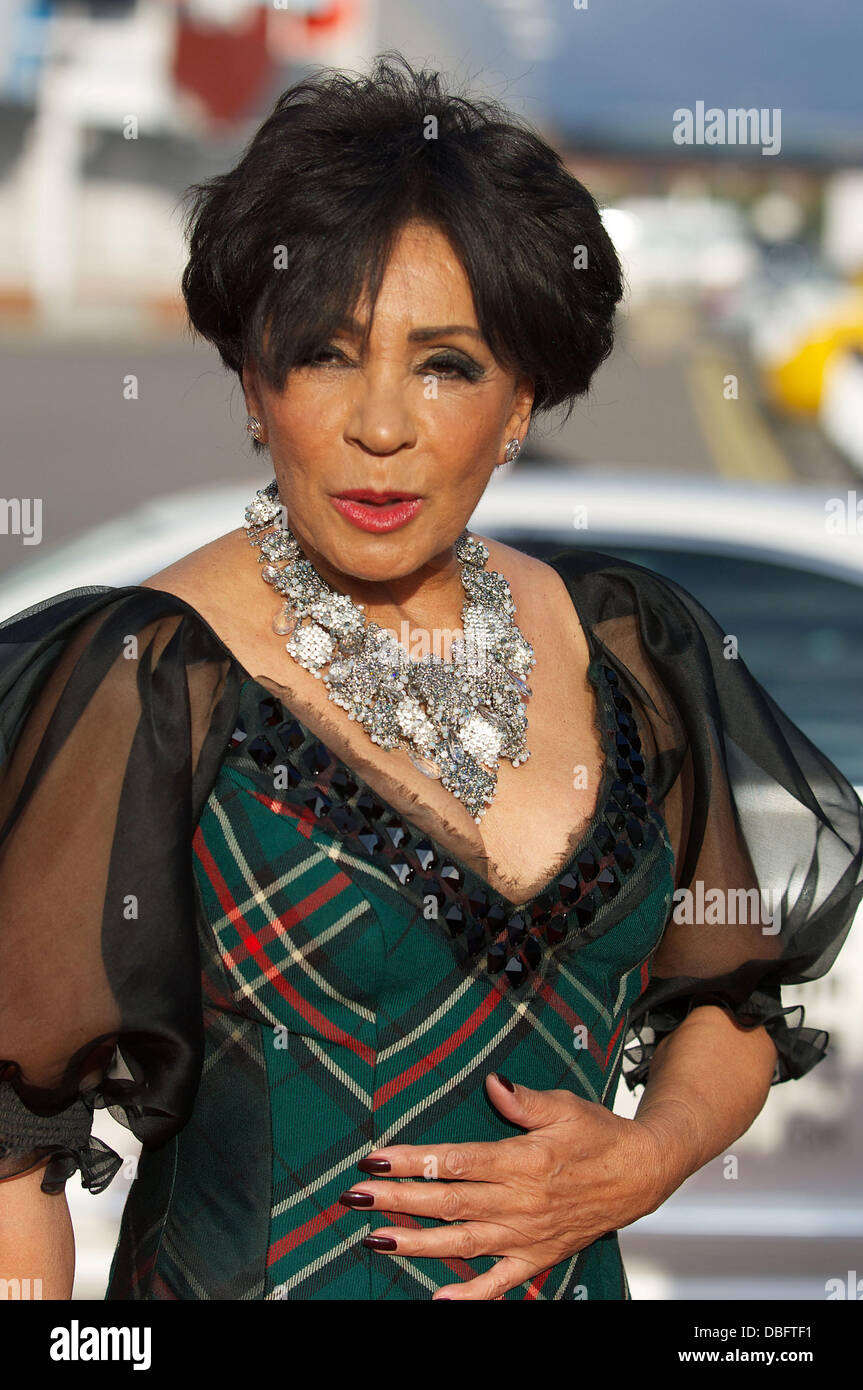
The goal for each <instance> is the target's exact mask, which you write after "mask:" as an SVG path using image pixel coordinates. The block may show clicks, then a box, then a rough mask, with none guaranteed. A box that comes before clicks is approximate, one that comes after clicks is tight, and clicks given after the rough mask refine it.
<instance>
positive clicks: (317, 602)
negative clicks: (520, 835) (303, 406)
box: [245, 478, 536, 824]
mask: <svg viewBox="0 0 863 1390" xmlns="http://www.w3.org/2000/svg"><path fill="white" fill-rule="evenodd" d="M245 518H246V525H245V530H246V534H247V536H248V538H249V544H250V545H251V546H253V547H254V548H256V549H258V550H259V551H260V554H259V557H258V563H259V564H261V565H262V566H263V569H262V571H261V577H262V579H263V580H264V581H265V582H266V583H267V584H270V585H272V587H273V588H274V589H275V590H276V591H277V592H278V593H280V594H281V595H282V596H283V600H284V601H283V604H282V607H281V608H280V609H279V610H278V612H277V613H276V615H275V616H274V618H273V631H274V632H276V633H278V634H279V635H280V636H287V638H288V641H287V642H286V643H285V650H286V651H287V652H288V653H289V654H290V655H291V656H292V657H293V658H294V660H295V661H296V662H298V663H299V665H300V666H303V667H304V668H305V669H306V670H307V671H311V672H312V674H313V675H315V676H317V677H318V678H320V679H322V680H323V683H324V685H325V686H326V687H327V690H328V693H329V698H330V699H331V700H332V701H333V702H334V703H335V704H337V705H340V706H341V707H342V709H345V710H347V712H348V717H349V718H350V719H353V720H356V721H357V722H358V723H359V724H361V725H362V726H363V728H364V729H365V730H366V732H367V733H368V734H369V736H370V738H371V740H372V742H373V743H376V744H378V745H379V746H380V747H381V748H387V749H390V748H404V749H406V750H407V752H408V755H409V757H410V759H411V762H412V763H413V764H414V766H415V767H417V768H419V770H420V771H421V772H424V773H425V774H426V776H428V777H433V778H435V779H439V780H440V782H441V785H442V786H444V787H446V789H447V791H449V792H452V794H453V796H454V797H456V798H457V799H458V800H459V801H461V803H462V805H464V806H465V807H466V808H467V810H468V811H469V813H470V815H471V816H472V817H473V819H474V820H475V821H476V823H477V824H479V823H480V821H481V820H482V817H483V815H484V813H485V811H486V809H487V807H488V806H489V805H490V804H491V802H492V801H493V799H494V794H495V789H496V785H497V769H498V767H499V766H500V759H501V758H509V759H510V761H511V762H512V765H513V767H518V766H519V764H520V763H524V762H526V761H527V759H528V758H529V757H530V753H529V751H528V749H527V748H526V747H525V736H526V733H527V717H526V714H525V704H524V701H525V698H526V697H527V696H529V695H531V694H532V691H531V689H530V687H529V685H528V684H527V680H526V677H527V676H528V675H529V673H530V668H531V667H532V666H535V665H536V657H535V655H534V651H533V647H532V646H531V644H530V643H529V642H528V641H527V639H526V638H525V637H524V636H523V635H522V633H521V632H519V630H518V627H517V626H516V624H515V621H514V614H515V604H514V602H513V599H512V594H511V593H510V588H509V584H508V583H507V581H506V579H505V578H504V576H503V575H502V574H499V573H498V572H497V571H496V570H486V569H485V565H486V562H487V561H488V558H489V553H488V549H487V547H486V546H485V545H483V543H482V541H479V540H477V539H476V537H475V536H471V535H469V534H468V532H467V530H464V531H463V532H462V533H461V535H460V536H459V538H458V540H457V541H456V545H455V553H456V558H457V559H458V561H459V564H460V572H461V582H462V585H463V587H464V591H465V600H464V604H463V606H462V612H461V618H462V631H463V637H462V636H458V637H454V638H453V640H452V643H451V656H450V659H449V660H444V659H443V658H442V657H441V656H439V655H438V654H436V653H434V652H426V653H425V654H424V655H423V656H422V657H420V658H418V659H416V658H413V657H411V655H410V654H409V652H408V651H407V649H406V648H405V647H404V645H403V644H402V643H401V642H399V641H398V640H397V639H396V637H395V634H394V633H392V632H390V631H389V630H388V629H387V628H382V627H380V626H379V625H378V624H377V623H372V622H369V621H368V619H367V618H366V617H365V614H364V612H363V608H364V605H363V604H356V603H354V601H353V599H352V598H351V597H350V596H349V595H348V594H340V593H337V592H336V591H335V590H334V589H332V588H330V586H329V585H328V584H327V583H326V581H325V580H324V579H322V578H321V576H320V575H319V574H318V572H317V570H316V569H315V568H314V566H313V565H312V563H311V561H310V560H309V559H308V558H307V557H306V555H305V554H304V552H303V550H302V549H301V547H300V544H299V542H298V541H297V539H296V537H295V536H294V534H293V533H292V531H291V530H290V528H289V526H288V524H287V519H286V515H285V508H284V507H283V506H282V503H281V501H280V499H279V490H278V484H277V482H276V479H275V478H274V479H273V481H272V482H271V483H269V484H268V485H267V487H265V488H261V489H260V490H259V491H258V492H257V493H256V494H255V497H254V499H253V501H252V502H251V503H250V504H249V506H248V507H246V511H245ZM281 565H283V566H284V567H283V568H279V566H281Z"/></svg>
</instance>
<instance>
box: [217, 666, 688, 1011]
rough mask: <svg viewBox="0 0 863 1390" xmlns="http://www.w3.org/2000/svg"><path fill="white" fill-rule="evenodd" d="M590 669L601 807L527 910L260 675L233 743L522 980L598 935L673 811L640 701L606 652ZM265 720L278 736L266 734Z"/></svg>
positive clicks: (491, 963)
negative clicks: (658, 776)
mask: <svg viewBox="0 0 863 1390" xmlns="http://www.w3.org/2000/svg"><path fill="white" fill-rule="evenodd" d="M589 673H590V675H591V678H592V679H593V680H594V681H595V683H596V685H597V691H598V700H599V706H600V714H601V717H602V723H603V737H604V744H605V750H606V761H605V771H604V775H603V781H602V785H601V787H600V795H599V801H598V807H597V812H596V814H595V815H594V817H593V819H592V821H591V822H590V824H589V825H588V827H587V829H586V831H585V834H584V836H583V837H582V840H581V843H580V844H579V846H578V848H577V849H576V852H575V854H574V855H573V857H572V859H571V860H570V862H569V864H568V865H567V866H566V869H565V871H564V872H563V873H561V874H558V876H557V877H556V878H555V879H554V880H553V882H552V883H551V884H549V885H548V887H547V888H545V889H543V890H542V891H541V892H540V893H538V894H536V896H535V897H533V898H531V899H529V900H528V901H527V902H526V903H521V904H519V905H518V906H516V905H515V904H513V903H512V902H510V901H509V899H508V898H506V897H505V896H504V895H503V894H501V893H498V892H497V891H496V890H495V889H493V888H491V887H490V886H489V885H488V884H487V883H486V882H485V881H484V880H483V879H482V878H481V876H480V875H478V874H476V873H475V872H474V871H473V870H471V869H470V868H469V867H468V866H467V865H463V864H461V863H460V862H459V861H457V860H456V859H455V858H454V857H453V856H452V855H451V854H450V853H449V852H448V851H447V850H446V849H445V848H444V847H443V846H442V845H439V844H438V843H437V842H436V841H435V840H433V839H432V838H431V837H430V836H429V835H428V834H426V833H425V832H423V831H421V830H420V829H419V828H417V827H414V826H411V825H410V824H409V823H408V822H407V821H405V820H404V819H403V818H402V817H401V816H400V815H399V813H398V812H397V811H396V810H394V808H393V807H391V806H389V805H388V804H387V803H386V802H385V801H383V800H382V799H381V798H380V797H379V796H378V795H377V794H376V793H375V792H374V791H372V789H371V788H370V787H369V786H368V785H367V784H366V783H365V782H364V781H363V780H362V778H361V777H359V776H358V775H356V774H354V773H353V772H351V770H350V768H348V767H347V766H346V764H344V763H343V762H341V760H340V759H338V758H336V757H335V756H334V754H333V753H331V751H330V750H329V749H328V748H327V747H326V745H325V744H323V743H322V742H321V741H320V740H319V739H318V738H317V737H316V736H315V734H314V733H313V732H312V731H311V730H310V729H308V728H306V726H305V725H304V724H302V723H301V722H300V721H299V720H298V719H296V718H295V717H294V716H293V715H291V714H289V713H287V711H286V710H285V709H284V706H283V705H282V704H281V703H280V702H279V700H277V699H276V698H275V696H273V695H271V694H269V692H267V691H266V690H265V687H264V686H261V685H260V684H259V683H258V682H257V681H254V680H251V679H249V680H247V681H245V682H244V684H243V695H241V699H242V698H244V695H245V691H246V690H247V689H250V688H251V689H254V690H255V691H257V692H258V697H259V698H258V699H257V711H256V713H257V722H256V723H255V724H254V725H253V727H251V728H248V727H247V725H246V722H245V721H244V719H243V718H242V715H241V716H240V717H239V718H238V722H237V727H236V729H235V731H234V733H233V735H232V737H231V740H230V742H229V745H228V750H227V751H228V754H230V755H239V756H240V757H241V758H246V757H248V758H249V759H251V760H252V761H253V762H254V763H255V764H256V765H257V766H258V768H259V769H260V770H261V771H262V772H269V771H270V770H271V769H275V768H276V767H283V768H285V773H283V774H282V775H283V778H284V779H285V780H286V781H287V789H288V791H289V792H291V793H294V794H295V795H292V796H291V800H292V802H293V801H295V800H296V799H297V798H298V799H299V802H300V804H301V805H302V806H303V808H304V810H303V815H305V816H306V817H307V818H308V819H310V820H312V821H314V822H316V823H319V824H320V825H321V827H322V829H324V830H325V831H326V832H328V833H330V834H332V835H333V836H334V837H336V838H340V839H345V840H348V841H351V840H353V841H354V842H355V844H356V846H357V848H359V849H361V850H362V851H363V853H364V854H366V855H368V856H369V857H370V858H373V859H377V860H380V861H381V862H383V863H385V864H386V865H387V866H388V867H389V869H390V871H391V872H392V874H393V876H394V878H395V879H396V881H397V883H398V884H399V885H400V887H401V888H403V889H405V890H408V891H409V893H410V896H411V898H412V900H415V901H417V902H419V903H422V901H423V900H424V899H426V898H428V897H431V898H432V899H433V900H434V901H435V902H436V904H437V921H439V922H442V923H443V924H444V926H445V927H446V929H447V931H448V933H449V935H450V937H451V938H453V940H454V941H456V942H458V943H459V945H460V946H461V954H462V956H463V958H464V960H465V962H466V963H467V964H470V965H473V964H475V963H476V962H477V961H478V960H479V957H480V956H481V954H482V953H483V952H486V961H485V965H486V969H487V970H488V972H489V974H490V975H493V976H496V977H499V978H500V979H501V981H506V982H507V984H508V985H509V986H512V987H514V988H518V987H519V986H520V985H521V984H523V983H524V981H525V980H527V979H528V978H529V977H530V976H531V975H532V974H533V973H534V972H535V971H536V969H537V967H538V966H539V964H540V962H541V960H542V957H543V955H544V952H545V949H547V948H549V947H557V946H559V945H560V944H561V943H562V942H564V941H572V940H575V939H579V940H581V939H585V940H590V939H591V938H592V937H593V936H594V935H596V934H598V933H597V932H596V919H597V917H598V915H599V914H600V912H601V909H602V908H603V907H604V905H605V904H606V903H607V902H609V901H610V900H611V899H613V898H615V897H616V896H617V894H618V893H619V892H620V890H621V888H622V887H623V884H624V882H625V880H626V878H627V876H628V875H629V874H630V873H632V871H633V869H634V868H635V866H636V862H637V860H638V857H639V854H640V853H641V851H642V850H643V851H647V850H648V849H649V848H651V847H652V846H653V845H654V844H655V842H656V840H657V839H658V838H659V835H660V829H659V826H660V825H661V824H662V818H661V813H660V812H659V810H658V808H657V807H656V805H655V803H654V802H653V800H652V797H651V795H650V790H649V788H648V785H647V782H646V780H645V777H644V771H645V762H644V757H643V755H642V749H641V740H640V738H639V735H638V727H637V725H636V722H635V719H634V717H633V714H632V705H631V703H630V701H629V700H628V699H627V698H626V696H625V695H624V694H623V693H622V691H621V690H620V688H619V681H618V677H617V672H616V671H615V670H614V669H613V668H612V667H611V666H607V665H604V664H603V663H602V662H601V661H599V660H594V661H592V662H591V664H590V668H589ZM603 678H604V680H603ZM261 697H263V698H261ZM262 727H263V729H265V730H266V732H258V730H260V729H261V728H262ZM250 735H251V736H250Z"/></svg>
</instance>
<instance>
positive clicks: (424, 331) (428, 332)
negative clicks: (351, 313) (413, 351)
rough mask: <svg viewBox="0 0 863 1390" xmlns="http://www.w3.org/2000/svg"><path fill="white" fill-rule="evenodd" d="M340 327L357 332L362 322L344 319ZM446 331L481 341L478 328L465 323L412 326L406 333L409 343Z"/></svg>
mask: <svg viewBox="0 0 863 1390" xmlns="http://www.w3.org/2000/svg"><path fill="white" fill-rule="evenodd" d="M342 329H343V330H346V331H347V332H349V333H355V334H359V333H361V332H362V324H359V323H357V321H356V319H345V321H344V323H343V324H342ZM447 333H466V334H468V336H469V337H471V338H476V339H478V341H479V342H482V341H483V336H482V334H481V333H480V331H479V329H478V328H471V326H470V324H467V323H445V324H439V325H437V326H435V327H429V328H414V329H412V330H411V332H410V333H409V334H408V342H409V343H424V342H427V341H428V339H429V338H443V337H445V335H446V334H447Z"/></svg>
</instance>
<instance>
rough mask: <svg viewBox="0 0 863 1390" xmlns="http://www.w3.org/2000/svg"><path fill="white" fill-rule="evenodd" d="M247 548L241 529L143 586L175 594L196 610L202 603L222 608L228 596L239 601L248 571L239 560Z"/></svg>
mask: <svg viewBox="0 0 863 1390" xmlns="http://www.w3.org/2000/svg"><path fill="white" fill-rule="evenodd" d="M244 549H248V539H247V537H246V533H245V530H244V529H243V527H242V526H240V527H238V528H237V529H236V530H235V531H228V532H226V533H225V535H224V536H217V537H216V538H215V539H214V540H211V541H207V542H206V543H205V544H204V545H202V546H199V547H198V549H197V550H192V551H190V552H189V554H188V555H183V556H182V557H181V559H179V560H175V561H174V563H173V564H172V565H167V566H166V567H165V568H164V569H162V570H159V571H158V572H157V573H156V574H151V575H150V576H149V577H148V578H147V579H142V580H141V587H142V588H145V589H161V590H163V591H164V592H165V593H168V594H175V595H176V597H177V598H181V599H184V600H185V602H186V603H191V604H192V605H193V606H194V607H200V606H201V604H203V605H204V607H206V608H211V607H214V606H215V607H218V606H219V605H220V603H221V601H222V600H223V599H225V598H226V597H228V595H233V596H234V599H235V601H236V593H237V587H238V583H239V580H240V576H241V575H242V574H243V572H244V571H243V569H242V568H241V567H240V566H239V565H238V560H239V559H240V557H242V556H243V550H244ZM256 577H257V575H256ZM204 616H206V613H205V615H204Z"/></svg>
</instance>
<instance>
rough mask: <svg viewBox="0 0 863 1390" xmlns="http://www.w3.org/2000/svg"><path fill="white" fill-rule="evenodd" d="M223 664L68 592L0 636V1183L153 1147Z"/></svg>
mask: <svg viewBox="0 0 863 1390" xmlns="http://www.w3.org/2000/svg"><path fill="white" fill-rule="evenodd" d="M238 680H239V678H238V674H237V667H236V665H235V663H233V661H232V660H231V657H230V654H229V653H227V652H226V650H225V648H224V647H223V646H222V645H221V644H220V643H219V642H218V640H217V639H216V637H215V634H214V633H212V631H211V629H209V628H208V627H207V626H206V624H204V623H203V621H202V620H201V619H200V618H199V617H198V615H197V614H196V613H195V611H194V610H193V609H191V608H189V607H188V606H187V605H186V604H184V603H183V602H182V601H181V600H179V599H175V598H174V597H173V596H171V595H169V594H166V593H163V592H161V591H157V590H151V589H144V588H137V587H136V588H134V589H132V588H129V589H107V588H98V589H97V588H88V589H78V590H69V591H67V592H66V593H65V594H60V595H57V596H56V597H54V598H52V599H49V600H47V601H45V602H44V603H42V604H38V605H36V606H35V607H33V608H30V609H27V610H25V611H24V612H23V613H19V614H16V615H15V616H14V617H13V618H11V619H8V620H7V621H6V622H5V623H3V624H2V625H0V1180H3V1179H5V1178H8V1177H11V1176H13V1175H16V1174H19V1173H22V1172H25V1171H27V1170H29V1169H30V1168H33V1167H35V1166H37V1165H39V1164H40V1163H41V1164H44V1163H45V1160H46V1158H47V1160H48V1161H47V1166H45V1173H44V1177H43V1179H42V1189H43V1191H46V1192H57V1191H60V1190H62V1188H63V1187H64V1185H65V1182H66V1180H67V1178H69V1177H70V1176H71V1175H72V1174H73V1173H74V1172H75V1171H76V1170H77V1169H79V1170H80V1173H81V1182H82V1185H83V1186H84V1187H86V1188H88V1189H90V1190H91V1191H94V1192H98V1191H101V1190H102V1189H103V1188H104V1187H105V1186H107V1184H108V1183H109V1182H110V1181H111V1179H112V1178H113V1176H114V1174H115V1173H116V1171H117V1169H118V1167H119V1166H120V1164H121V1161H122V1160H121V1159H120V1157H119V1156H118V1155H117V1154H116V1153H114V1151H113V1150H112V1149H110V1148H109V1147H108V1146H107V1145H106V1144H104V1143H102V1141H100V1140H99V1139H97V1138H96V1137H95V1136H93V1135H91V1132H90V1131H91V1123H92V1117H93V1110H94V1108H96V1107H107V1108H108V1110H109V1111H110V1113H111V1114H112V1115H113V1116H114V1118H116V1119H117V1120H119V1121H120V1122H121V1123H123V1124H124V1125H126V1127H127V1128H128V1129H130V1130H131V1131H132V1132H133V1133H134V1134H135V1136H136V1137H137V1138H138V1139H140V1140H141V1142H142V1143H143V1144H144V1145H145V1146H148V1145H149V1146H156V1145H159V1144H161V1143H164V1142H165V1141H166V1140H168V1139H169V1138H171V1137H172V1135H173V1134H175V1133H176V1132H177V1131H178V1130H179V1129H180V1128H181V1127H182V1125H183V1124H184V1123H185V1121H186V1119H187V1118H188V1115H189V1113H190V1109H191V1105H192V1103H193V1101H194V1097H195V1094H196V1092H197V1086H198V1082H199V1079H200V1069H201V1063H202V1056H203V1023H202V1015H201V996H200V962H199V953H198V945H197V936H196V928H195V899H194V885H193V871H192V851H191V838H192V834H193V832H194V826H195V824H196V823H197V820H198V818H199V816H200V812H201V810H202V808H203V804H204V802H205V800H206V797H207V795H208V794H209V790H210V788H211V786H212V783H213V781H214V779H215V776H216V773H217V771H218V766H219V763H220V761H221V757H222V756H223V753H224V748H225V747H226V745H227V740H228V739H229V738H230V733H231V730H232V728H233V721H234V716H235V712H236V695H237V687H238Z"/></svg>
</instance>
